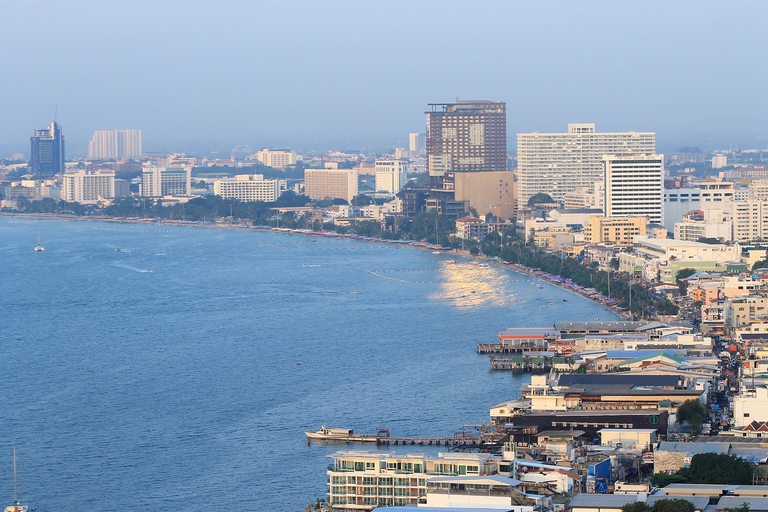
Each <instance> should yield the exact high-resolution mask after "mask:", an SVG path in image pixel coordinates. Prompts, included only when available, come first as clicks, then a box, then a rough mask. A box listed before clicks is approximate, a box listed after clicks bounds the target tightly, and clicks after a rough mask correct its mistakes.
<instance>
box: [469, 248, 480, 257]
mask: <svg viewBox="0 0 768 512" xmlns="http://www.w3.org/2000/svg"><path fill="white" fill-rule="evenodd" d="M469 254H471V255H472V256H477V255H478V254H480V249H478V248H477V246H476V245H474V246H472V247H470V248H469Z"/></svg>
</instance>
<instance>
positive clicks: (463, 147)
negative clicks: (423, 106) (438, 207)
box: [426, 98, 507, 181]
mask: <svg viewBox="0 0 768 512" xmlns="http://www.w3.org/2000/svg"><path fill="white" fill-rule="evenodd" d="M429 106H430V107H431V110H430V111H429V112H427V113H426V114H427V171H428V172H429V175H430V176H431V177H435V178H437V180H438V181H439V177H441V176H443V175H444V174H445V173H446V172H463V171H506V170H507V104H506V103H504V102H503V101H485V100H477V101H474V100H459V99H458V98H456V103H430V104H429Z"/></svg>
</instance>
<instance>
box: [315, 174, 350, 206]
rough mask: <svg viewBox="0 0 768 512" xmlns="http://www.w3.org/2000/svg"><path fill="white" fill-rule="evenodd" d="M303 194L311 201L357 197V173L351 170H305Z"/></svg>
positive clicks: (348, 200)
mask: <svg viewBox="0 0 768 512" xmlns="http://www.w3.org/2000/svg"><path fill="white" fill-rule="evenodd" d="M304 190H305V192H304V193H305V194H306V195H307V196H308V197H309V198H310V199H312V200H322V199H344V200H346V201H347V202H350V203H351V202H352V199H353V198H354V197H355V196H356V195H357V173H356V172H355V171H354V170H353V169H305V170H304Z"/></svg>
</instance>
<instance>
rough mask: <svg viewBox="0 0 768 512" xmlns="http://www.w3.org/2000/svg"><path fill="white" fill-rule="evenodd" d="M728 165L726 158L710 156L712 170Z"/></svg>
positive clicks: (724, 156)
mask: <svg viewBox="0 0 768 512" xmlns="http://www.w3.org/2000/svg"><path fill="white" fill-rule="evenodd" d="M727 165H728V157H727V156H726V155H722V154H717V155H713V156H712V168H713V169H722V168H723V167H726V166H727Z"/></svg>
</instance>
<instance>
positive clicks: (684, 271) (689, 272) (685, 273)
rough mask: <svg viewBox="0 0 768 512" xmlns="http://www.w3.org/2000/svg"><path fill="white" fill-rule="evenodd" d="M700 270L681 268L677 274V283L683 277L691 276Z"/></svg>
mask: <svg viewBox="0 0 768 512" xmlns="http://www.w3.org/2000/svg"><path fill="white" fill-rule="evenodd" d="M696 272H698V270H696V269H695V268H681V269H680V270H678V271H677V274H675V283H676V284H680V280H681V279H685V278H686V277H690V276H692V275H693V274H695V273H696Z"/></svg>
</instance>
